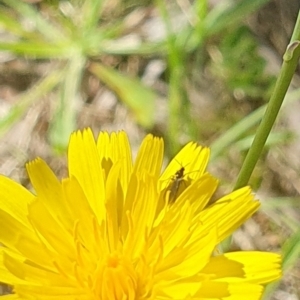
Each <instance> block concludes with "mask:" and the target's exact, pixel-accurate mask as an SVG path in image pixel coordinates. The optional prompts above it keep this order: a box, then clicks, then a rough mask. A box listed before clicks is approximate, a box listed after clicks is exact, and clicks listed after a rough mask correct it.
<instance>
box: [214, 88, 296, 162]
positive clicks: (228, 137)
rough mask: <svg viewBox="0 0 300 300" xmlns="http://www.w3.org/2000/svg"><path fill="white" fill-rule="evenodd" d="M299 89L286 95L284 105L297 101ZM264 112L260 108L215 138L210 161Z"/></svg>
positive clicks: (255, 122) (251, 125)
mask: <svg viewBox="0 0 300 300" xmlns="http://www.w3.org/2000/svg"><path fill="white" fill-rule="evenodd" d="M299 94H300V89H297V90H294V91H292V92H289V93H287V95H286V101H284V105H286V104H287V103H290V102H292V101H295V100H297V99H299V98H298V97H299ZM265 110H266V105H263V106H261V107H260V108H258V109H257V110H255V111H254V112H252V113H251V114H249V115H248V116H246V117H244V118H243V119H242V120H241V121H239V122H238V123H236V124H235V125H234V126H232V127H231V128H229V129H227V130H226V131H225V133H224V134H222V135H221V136H220V137H219V138H217V139H216V140H215V141H214V142H213V143H212V144H211V161H213V160H214V159H216V158H217V157H218V156H219V155H220V154H221V153H223V152H224V150H225V149H227V148H228V147H229V146H230V145H232V144H233V143H234V142H235V141H237V140H238V139H239V138H240V137H241V136H242V135H243V134H245V133H246V132H247V131H248V130H249V129H250V128H252V127H253V126H254V125H255V124H257V123H258V122H259V121H260V120H261V118H262V116H263V114H264V111H265Z"/></svg>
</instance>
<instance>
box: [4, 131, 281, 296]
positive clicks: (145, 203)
mask: <svg viewBox="0 0 300 300" xmlns="http://www.w3.org/2000/svg"><path fill="white" fill-rule="evenodd" d="M208 158H209V150H208V149H207V148H202V147H200V146H198V145H197V144H195V143H189V144H187V145H186V146H185V147H184V148H183V149H182V151H180V153H179V154H178V155H177V156H176V157H175V159H174V160H172V162H171V163H170V164H169V165H168V167H167V168H166V170H165V171H164V172H163V173H162V175H161V167H162V161H163V141H162V139H160V138H155V137H153V136H151V135H148V136H147V137H146V138H145V140H144V141H143V143H142V145H141V147H140V150H139V152H138V154H137V158H136V159H135V162H134V163H132V158H131V150H130V146H129V142H128V139H127V136H126V134H125V133H123V132H120V133H112V134H111V135H108V134H107V133H100V135H99V137H98V139H97V140H95V139H94V137H93V134H92V132H91V130H89V129H87V130H84V131H83V132H80V131H79V132H76V133H74V134H73V135H72V136H71V139H70V144H69V150H68V164H69V176H68V177H67V178H65V179H63V180H61V181H60V180H58V179H57V178H56V176H55V175H54V174H53V172H52V171H51V169H50V168H49V167H48V166H47V164H46V163H45V162H44V161H43V160H42V159H39V158H38V159H36V160H35V161H33V162H31V163H29V164H28V165H27V170H28V174H29V177H30V180H31V183H32V185H33V188H34V191H35V192H34V194H33V193H31V192H30V191H28V190H26V189H25V188H23V187H22V186H21V185H19V184H17V183H15V182H13V181H12V180H10V179H8V178H6V177H4V176H2V177H0V242H1V243H2V245H3V247H0V282H3V283H7V284H9V285H11V286H13V292H14V294H13V295H7V296H2V297H3V299H6V298H8V299H40V300H42V299H45V300H46V299H47V300H48V299H49V300H50V299H59V300H63V299H66V300H67V299H70V300H71V299H72V300H73V299H77V300H96V299H97V300H143V299H149V300H150V299H158V300H159V299H161V300H167V299H172V300H173V299H178V300H179V299H180V300H183V299H224V300H227V299H232V300H234V299H260V297H261V295H262V291H263V286H264V285H265V284H266V283H268V282H271V281H273V280H276V279H278V278H279V277H280V256H279V255H277V254H273V253H265V252H234V253H225V254H216V251H215V249H216V245H217V244H218V243H219V242H220V241H222V240H223V239H224V238H226V237H227V236H228V235H230V234H231V233H232V232H233V231H234V230H235V229H236V228H237V227H239V226H240V225H241V224H242V223H243V222H244V221H245V220H246V219H247V218H249V217H250V216H251V215H252V214H253V213H254V212H255V211H256V210H257V209H258V207H259V202H258V201H257V200H255V199H254V196H253V194H252V192H251V190H250V189H249V188H248V187H245V188H242V189H240V190H238V191H235V192H233V193H231V194H229V195H227V196H225V197H223V198H221V199H219V200H217V201H216V202H214V203H210V202H209V201H210V199H211V196H212V194H213V193H214V191H215V189H216V186H217V184H218V182H217V180H216V179H215V178H213V177H212V176H211V175H210V174H208V173H206V171H205V168H206V165H207V162H208Z"/></svg>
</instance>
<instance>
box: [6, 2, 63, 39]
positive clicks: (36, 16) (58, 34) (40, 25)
mask: <svg viewBox="0 0 300 300" xmlns="http://www.w3.org/2000/svg"><path fill="white" fill-rule="evenodd" d="M2 2H4V3H5V4H6V5H7V6H9V7H11V8H12V9H14V10H15V11H16V12H18V13H19V14H20V15H21V16H22V17H24V18H27V19H29V20H30V21H31V22H34V23H35V27H36V30H38V31H39V32H40V33H42V35H43V36H44V37H45V39H49V40H50V41H60V40H64V39H65V37H64V34H63V31H62V30H61V29H58V28H56V27H55V26H54V25H52V24H51V23H50V22H48V21H47V19H46V18H44V17H43V16H42V15H41V14H40V13H39V12H38V11H37V10H36V9H35V8H34V7H33V6H32V5H30V4H26V3H25V2H23V1H20V0H2ZM15 21H16V22H17V20H15Z"/></svg>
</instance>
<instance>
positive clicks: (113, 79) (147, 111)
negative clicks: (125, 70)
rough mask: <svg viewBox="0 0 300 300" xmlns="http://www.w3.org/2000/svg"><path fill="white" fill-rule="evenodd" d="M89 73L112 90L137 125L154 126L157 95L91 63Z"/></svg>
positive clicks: (141, 85) (112, 71) (138, 82)
mask: <svg viewBox="0 0 300 300" xmlns="http://www.w3.org/2000/svg"><path fill="white" fill-rule="evenodd" d="M90 71H91V72H92V73H93V74H95V75H96V76H97V77H98V78H99V79H100V80H101V81H102V82H104V83H105V84H106V85H107V86H108V87H109V88H110V89H112V90H113V91H114V92H115V93H116V94H117V95H118V97H119V98H120V99H121V100H122V101H123V102H124V103H125V104H126V105H127V106H128V107H129V108H130V110H131V111H132V112H133V113H134V116H135V118H136V120H137V121H138V123H139V124H141V125H142V126H144V127H145V128H151V127H152V126H153V124H154V101H155V99H156V98H157V95H156V94H155V93H154V92H153V91H152V90H151V89H150V88H148V87H146V86H144V85H143V84H142V83H141V82H140V81H138V80H137V79H135V78H129V77H128V76H125V75H122V74H121V73H119V72H117V71H115V70H113V69H111V68H109V67H106V66H103V65H100V64H96V63H93V64H92V65H91V66H90Z"/></svg>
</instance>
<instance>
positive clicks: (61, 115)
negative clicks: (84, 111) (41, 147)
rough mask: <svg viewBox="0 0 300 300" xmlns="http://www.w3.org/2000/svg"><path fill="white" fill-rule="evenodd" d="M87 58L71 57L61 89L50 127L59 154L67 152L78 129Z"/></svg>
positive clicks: (51, 138) (52, 142)
mask: <svg viewBox="0 0 300 300" xmlns="http://www.w3.org/2000/svg"><path fill="white" fill-rule="evenodd" d="M85 63H86V59H85V57H83V56H81V55H80V54H79V55H77V56H76V55H74V56H72V57H70V60H69V61H68V63H67V66H66V68H65V76H64V79H63V81H62V83H61V87H60V93H61V94H60V99H59V101H57V102H58V105H57V107H56V111H55V115H54V118H53V121H52V124H51V127H50V133H49V134H50V141H51V144H52V146H53V147H54V149H55V150H57V151H58V152H61V151H65V149H66V147H67V145H68V142H69V137H70V134H71V133H72V132H73V131H74V130H75V129H76V117H77V107H78V101H79V90H80V83H81V78H82V74H83V71H84V66H85Z"/></svg>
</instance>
